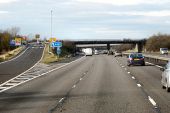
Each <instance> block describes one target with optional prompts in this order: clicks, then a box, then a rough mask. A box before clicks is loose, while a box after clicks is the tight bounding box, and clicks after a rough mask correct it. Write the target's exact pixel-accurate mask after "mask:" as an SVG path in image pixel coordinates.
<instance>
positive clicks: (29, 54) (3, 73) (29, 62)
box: [0, 46, 43, 83]
mask: <svg viewBox="0 0 170 113" xmlns="http://www.w3.org/2000/svg"><path fill="white" fill-rule="evenodd" d="M42 53H43V48H31V46H30V47H29V48H28V49H27V50H26V51H25V52H24V54H22V55H21V56H19V57H18V58H16V59H15V60H11V61H9V62H5V63H2V64H0V83H3V82H5V81H7V80H9V79H11V78H13V77H15V76H17V75H19V74H20V73H22V72H24V71H26V70H27V69H29V68H30V67H32V66H33V65H34V64H35V63H36V62H38V61H39V60H40V58H41V56H42Z"/></svg>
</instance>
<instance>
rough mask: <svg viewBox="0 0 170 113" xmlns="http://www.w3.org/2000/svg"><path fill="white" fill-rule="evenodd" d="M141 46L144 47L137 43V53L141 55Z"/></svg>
mask: <svg viewBox="0 0 170 113" xmlns="http://www.w3.org/2000/svg"><path fill="white" fill-rule="evenodd" d="M143 46H144V45H143V44H142V43H138V44H137V48H138V53H142V50H143Z"/></svg>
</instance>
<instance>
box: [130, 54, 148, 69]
mask: <svg viewBox="0 0 170 113" xmlns="http://www.w3.org/2000/svg"><path fill="white" fill-rule="evenodd" d="M127 65H128V66H131V65H142V66H145V60H144V56H143V55H142V53H131V54H129V56H128V60H127Z"/></svg>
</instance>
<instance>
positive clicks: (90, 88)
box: [52, 56, 154, 113]
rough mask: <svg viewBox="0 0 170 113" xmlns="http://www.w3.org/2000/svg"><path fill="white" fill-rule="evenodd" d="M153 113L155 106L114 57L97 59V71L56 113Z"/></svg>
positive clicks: (72, 93)
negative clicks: (153, 106)
mask: <svg viewBox="0 0 170 113" xmlns="http://www.w3.org/2000/svg"><path fill="white" fill-rule="evenodd" d="M61 110H62V112H63V113H153V112H154V110H153V109H152V106H151V104H150V103H149V102H148V100H147V98H146V97H145V95H144V94H143V92H142V91H141V89H139V88H138V87H137V85H136V83H135V82H134V81H133V80H132V79H131V78H129V76H128V75H127V74H126V73H124V71H123V70H122V69H121V67H120V66H119V65H117V63H116V61H115V60H114V59H113V58H112V57H110V56H95V63H94V66H93V68H92V69H91V70H90V71H89V72H88V73H87V75H86V76H85V77H84V78H83V79H82V80H81V82H80V83H79V84H77V85H76V87H75V88H74V89H73V90H72V91H71V92H70V94H69V96H68V98H67V99H66V100H65V102H64V104H63V106H62V107H61V108H60V107H59V108H58V109H56V110H55V111H53V112H52V113H59V112H61Z"/></svg>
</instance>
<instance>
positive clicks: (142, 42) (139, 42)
mask: <svg viewBox="0 0 170 113" xmlns="http://www.w3.org/2000/svg"><path fill="white" fill-rule="evenodd" d="M145 43H146V40H88V41H74V44H75V45H76V47H78V46H77V45H79V47H80V48H82V47H83V46H80V45H86V46H84V47H87V45H92V44H93V46H95V45H99V44H106V46H107V50H110V45H111V44H136V45H137V50H138V52H142V50H143V48H144V45H145ZM79 47H78V48H79Z"/></svg>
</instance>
